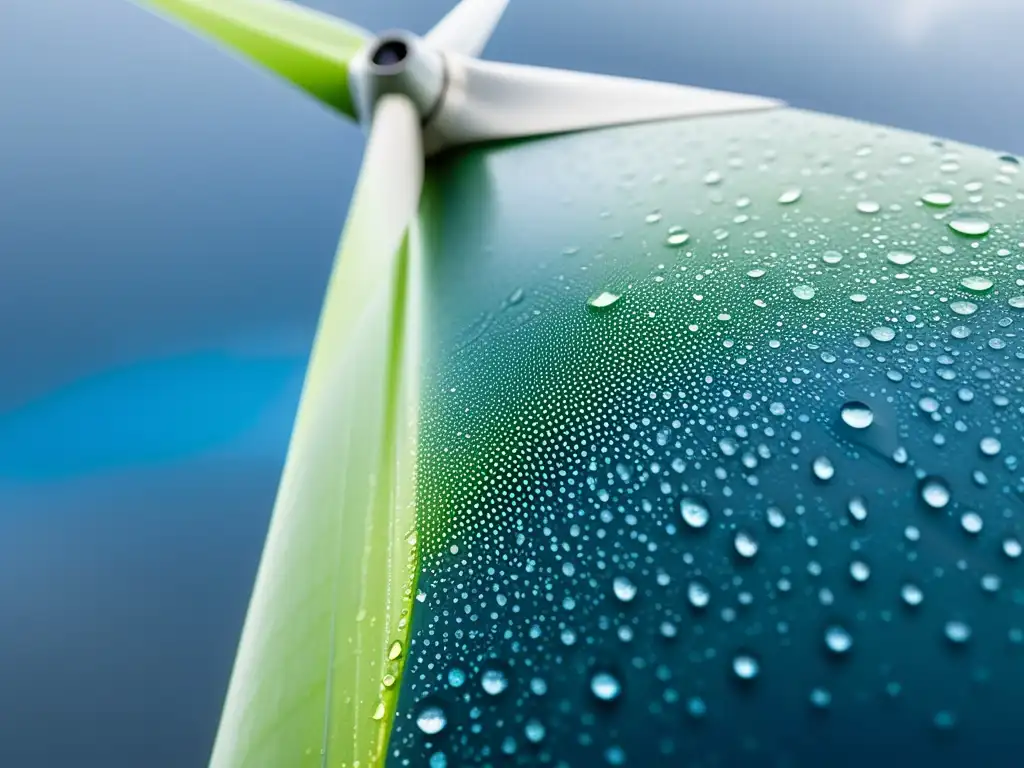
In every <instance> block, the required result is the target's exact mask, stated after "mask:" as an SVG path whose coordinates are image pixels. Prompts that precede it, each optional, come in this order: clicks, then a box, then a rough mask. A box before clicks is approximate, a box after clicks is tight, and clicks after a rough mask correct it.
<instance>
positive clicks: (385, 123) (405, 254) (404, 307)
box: [210, 95, 424, 768]
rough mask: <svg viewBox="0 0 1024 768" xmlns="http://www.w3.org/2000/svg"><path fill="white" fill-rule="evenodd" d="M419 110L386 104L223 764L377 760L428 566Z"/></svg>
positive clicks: (230, 702) (285, 495)
mask: <svg viewBox="0 0 1024 768" xmlns="http://www.w3.org/2000/svg"><path fill="white" fill-rule="evenodd" d="M420 131H421V129H420V118H419V115H418V113H417V112H416V110H415V108H414V107H413V106H412V104H411V103H410V102H409V101H408V100H407V99H406V98H405V97H404V96H398V95H392V96H385V97H383V98H382V99H381V100H380V102H379V103H378V106H377V109H376V111H375V114H374V118H373V123H372V126H371V129H370V137H369V143H368V146H367V150H366V158H365V160H364V162H363V169H362V172H361V175H360V179H359V182H358V184H357V186H356V192H355V196H354V198H353V202H352V206H351V209H350V213H349V217H348V223H347V225H346V230H345V234H344V236H343V238H342V243H341V246H340V249H339V252H338V257H337V262H336V265H335V268H334V271H333V274H332V276H331V279H330V283H329V285H328V289H327V296H326V299H325V302H324V306H323V311H322V313H321V317H320V324H319V329H318V331H317V335H316V340H315V342H314V346H313V351H312V355H311V358H310V362H309V368H308V370H307V373H306V381H305V384H304V386H303V392H302V397H301V400H300V402H299V409H298V414H297V417H296V420H295V426H294V429H293V432H292V437H291V443H290V445H289V448H288V457H287V460H286V462H285V468H284V473H283V476H282V478H281V484H280V488H279V490H278V496H277V501H276V504H275V506H274V513H273V517H272V519H271V523H270V530H269V533H268V535H267V541H266V545H265V547H264V551H263V556H262V560H261V562H260V567H259V572H258V574H257V577H256V584H255V587H254V589H253V595H252V599H251V602H250V604H249V612H248V615H247V616H246V620H245V627H244V629H243V632H242V639H241V642H240V644H239V648H238V655H237V657H236V660H235V667H234V670H233V672H232V677H231V683H230V686H229V689H228V694H227V700H226V702H225V705H224V712H223V715H222V718H221V723H220V728H219V730H218V734H217V739H216V742H215V745H214V750H213V756H212V758H211V762H210V764H211V766H214V767H215V768H226V767H227V766H231V767H232V768H235V767H236V766H250V765H251V766H257V765H260V766H262V765H273V766H293V765H294V766H316V768H321V766H351V765H364V766H379V765H382V764H383V759H384V758H383V755H384V750H385V749H386V746H387V737H388V733H389V730H390V724H391V721H392V718H393V716H394V711H395V705H396V700H397V692H398V686H397V685H395V686H393V687H391V686H386V685H384V684H382V681H383V680H384V679H385V676H386V675H394V676H395V677H396V678H397V677H399V675H400V671H401V669H400V668H401V665H402V662H403V661H404V655H405V652H406V649H407V648H408V638H407V633H408V629H409V627H408V621H407V618H408V611H409V610H410V603H411V600H412V596H413V592H414V579H415V574H416V560H415V546H414V541H415V540H414V539H411V538H410V537H411V535H412V534H413V533H414V531H415V515H414V508H413V490H414V489H413V480H414V475H413V471H414V467H413V456H414V450H415V445H416V418H415V416H416V408H417V406H418V402H419V393H418V390H417V384H418V381H419V379H418V377H419V371H418V365H417V355H418V349H419V330H418V321H419V318H420V315H421V310H420V307H419V297H420V290H421V285H422V278H421V275H420V259H421V251H420V247H419V240H418V232H419V230H418V224H417V223H416V221H417V220H416V211H417V206H418V204H419V196H420V192H421V188H422V180H423V172H424V171H423V169H424V163H423V154H422V142H421V133H420Z"/></svg>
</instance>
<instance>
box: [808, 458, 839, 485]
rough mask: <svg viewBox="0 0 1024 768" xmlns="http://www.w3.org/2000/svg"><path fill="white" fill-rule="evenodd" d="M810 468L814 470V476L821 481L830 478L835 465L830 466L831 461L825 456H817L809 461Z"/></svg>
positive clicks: (833, 472) (834, 471) (833, 473)
mask: <svg viewBox="0 0 1024 768" xmlns="http://www.w3.org/2000/svg"><path fill="white" fill-rule="evenodd" d="M811 469H812V470H813V471H814V476H815V477H816V478H818V479H819V480H822V481H828V480H831V479H832V477H833V476H834V475H835V473H836V469H835V467H833V466H832V462H831V461H830V460H829V459H828V457H826V456H819V457H818V458H816V459H815V460H814V461H813V462H812V463H811Z"/></svg>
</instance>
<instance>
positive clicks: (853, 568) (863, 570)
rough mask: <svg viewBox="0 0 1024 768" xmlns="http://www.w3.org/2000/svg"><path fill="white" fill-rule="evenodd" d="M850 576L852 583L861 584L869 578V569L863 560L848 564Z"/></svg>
mask: <svg viewBox="0 0 1024 768" xmlns="http://www.w3.org/2000/svg"><path fill="white" fill-rule="evenodd" d="M850 576H851V577H852V578H853V580H854V581H856V582H858V583H861V584H863V583H864V582H865V581H867V580H868V578H870V576H871V568H870V567H868V564H867V563H865V562H864V561H863V560H854V561H853V562H852V563H850Z"/></svg>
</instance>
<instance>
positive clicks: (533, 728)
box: [523, 718, 547, 744]
mask: <svg viewBox="0 0 1024 768" xmlns="http://www.w3.org/2000/svg"><path fill="white" fill-rule="evenodd" d="M523 732H524V733H525V734H526V740H527V741H529V742H530V743H532V744H539V743H540V742H541V741H543V740H544V734H545V733H547V731H546V730H545V728H544V724H543V723H541V721H540V720H537V719H536V718H531V719H530V720H527V721H526V726H525V727H524V728H523Z"/></svg>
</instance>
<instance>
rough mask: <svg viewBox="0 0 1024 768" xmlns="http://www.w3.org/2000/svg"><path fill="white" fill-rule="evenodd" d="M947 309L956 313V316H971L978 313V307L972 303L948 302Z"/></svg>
mask: <svg viewBox="0 0 1024 768" xmlns="http://www.w3.org/2000/svg"><path fill="white" fill-rule="evenodd" d="M949 308H950V309H952V310H953V311H954V312H956V313H957V314H958V315H973V314H974V313H975V312H977V311H978V305H977V304H975V303H974V302H973V301H954V302H950V305H949Z"/></svg>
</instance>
